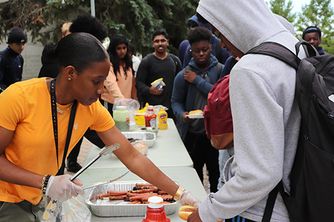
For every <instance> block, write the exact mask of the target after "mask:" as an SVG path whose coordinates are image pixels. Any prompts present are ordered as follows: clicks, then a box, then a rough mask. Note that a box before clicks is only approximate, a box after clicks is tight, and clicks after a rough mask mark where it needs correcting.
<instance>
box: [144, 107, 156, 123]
mask: <svg viewBox="0 0 334 222" xmlns="http://www.w3.org/2000/svg"><path fill="white" fill-rule="evenodd" d="M145 126H146V127H152V128H156V127H157V115H155V113H154V109H153V106H148V107H147V111H146V114H145Z"/></svg>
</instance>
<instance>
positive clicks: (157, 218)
mask: <svg viewBox="0 0 334 222" xmlns="http://www.w3.org/2000/svg"><path fill="white" fill-rule="evenodd" d="M162 202H163V199H162V198H161V197H158V196H153V197H150V198H148V203H149V204H148V206H147V208H146V216H145V218H144V219H143V220H142V222H170V219H169V218H167V216H166V212H165V209H164V206H163V204H162Z"/></svg>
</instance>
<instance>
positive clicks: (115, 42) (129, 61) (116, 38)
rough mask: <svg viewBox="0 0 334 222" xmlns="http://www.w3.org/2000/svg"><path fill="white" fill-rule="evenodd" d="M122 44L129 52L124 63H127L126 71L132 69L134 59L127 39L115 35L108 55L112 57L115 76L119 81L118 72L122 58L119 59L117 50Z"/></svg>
mask: <svg viewBox="0 0 334 222" xmlns="http://www.w3.org/2000/svg"><path fill="white" fill-rule="evenodd" d="M120 44H125V45H126V47H127V49H128V51H127V53H126V55H125V57H124V62H125V70H128V69H129V68H131V69H132V58H131V56H130V54H129V41H128V40H127V39H126V38H125V36H122V35H115V36H114V37H112V38H111V39H110V45H109V48H108V53H109V55H110V62H111V63H112V65H113V69H114V74H115V76H116V80H118V79H117V71H119V70H120V66H119V64H120V60H121V59H120V58H119V57H118V55H117V52H116V48H117V46H118V45H120ZM126 75H127V74H126V72H125V77H126Z"/></svg>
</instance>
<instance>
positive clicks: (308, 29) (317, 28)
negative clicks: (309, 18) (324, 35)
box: [303, 25, 321, 39]
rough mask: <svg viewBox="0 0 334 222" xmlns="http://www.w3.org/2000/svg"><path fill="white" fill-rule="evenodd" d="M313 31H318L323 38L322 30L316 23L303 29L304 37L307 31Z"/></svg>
mask: <svg viewBox="0 0 334 222" xmlns="http://www.w3.org/2000/svg"><path fill="white" fill-rule="evenodd" d="M312 32H316V33H318V35H319V39H321V30H320V29H319V27H317V26H316V25H312V26H309V27H307V28H306V29H305V30H304V31H303V39H304V37H305V35H306V34H307V33H312Z"/></svg>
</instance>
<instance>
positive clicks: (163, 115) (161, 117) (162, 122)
mask: <svg viewBox="0 0 334 222" xmlns="http://www.w3.org/2000/svg"><path fill="white" fill-rule="evenodd" d="M167 119H168V114H167V112H166V110H165V109H164V108H160V111H159V112H158V128H159V130H165V129H168V123H167Z"/></svg>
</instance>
